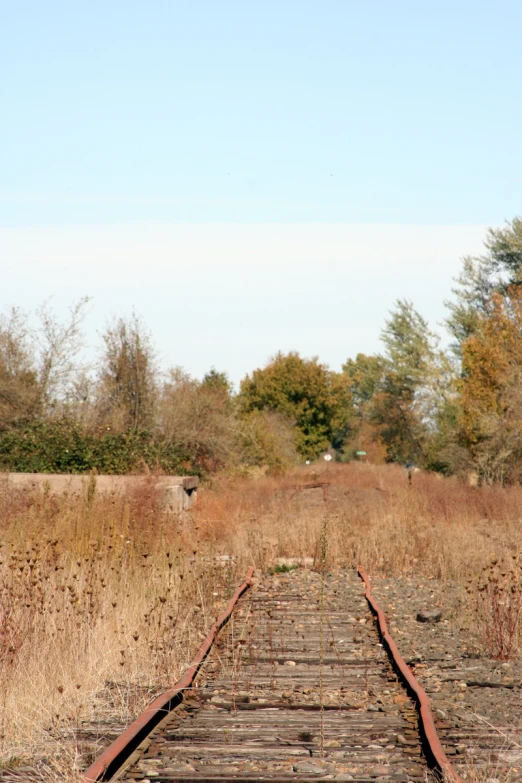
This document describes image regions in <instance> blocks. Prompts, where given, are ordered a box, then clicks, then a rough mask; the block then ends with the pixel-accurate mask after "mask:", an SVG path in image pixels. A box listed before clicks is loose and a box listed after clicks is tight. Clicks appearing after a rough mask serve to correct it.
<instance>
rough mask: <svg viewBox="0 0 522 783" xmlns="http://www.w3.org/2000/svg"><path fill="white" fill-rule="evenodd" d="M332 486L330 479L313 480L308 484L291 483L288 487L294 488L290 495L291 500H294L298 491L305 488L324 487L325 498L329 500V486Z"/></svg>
mask: <svg viewBox="0 0 522 783" xmlns="http://www.w3.org/2000/svg"><path fill="white" fill-rule="evenodd" d="M329 486H330V482H329V481H312V482H309V483H308V484H290V486H289V487H288V489H292V490H293V492H292V494H291V495H290V497H289V500H293V498H295V496H296V495H297V493H298V492H301V491H302V490H303V489H322V490H323V500H324V501H325V503H326V501H327V500H328V487H329Z"/></svg>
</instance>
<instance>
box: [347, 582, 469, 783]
mask: <svg viewBox="0 0 522 783" xmlns="http://www.w3.org/2000/svg"><path fill="white" fill-rule="evenodd" d="M357 570H358V573H359V576H360V577H361V579H362V580H363V582H364V586H365V589H366V590H365V598H366V600H367V601H368V603H369V604H370V607H371V609H372V611H373V612H374V614H375V615H376V616H377V623H378V626H379V633H380V636H381V638H382V641H383V644H384V645H385V647H386V649H387V651H388V653H389V655H390V657H391V659H392V662H393V665H394V667H395V668H396V670H397V671H398V672H399V674H400V676H401V677H402V679H403V680H404V682H405V683H406V686H407V688H408V690H409V692H410V693H411V694H412V696H413V698H414V699H415V701H416V703H417V709H418V712H419V719H420V725H421V730H422V732H423V734H424V739H425V741H426V746H427V747H426V750H427V752H428V753H429V755H430V756H431V762H432V763H433V764H434V766H435V767H436V768H437V769H438V771H439V772H440V773H441V775H442V776H443V778H444V780H446V781H448V783H464V781H463V780H462V778H461V777H460V776H459V774H458V773H457V772H456V770H455V768H454V767H453V765H452V764H451V762H450V761H449V759H448V757H447V756H446V754H445V753H444V749H443V747H442V745H441V742H440V739H439V735H438V734H437V730H436V728H435V721H434V720H433V713H432V711H431V706H430V700H429V698H428V695H427V693H426V691H425V690H424V688H423V687H422V686H421V685H420V683H419V682H418V681H417V679H416V678H415V676H414V675H413V672H412V671H411V669H410V667H409V666H408V664H407V663H406V661H405V660H404V658H403V657H402V655H401V654H400V652H399V650H398V648H397V645H396V644H395V642H394V640H393V638H392V637H391V636H390V634H389V633H388V626H387V623H386V617H385V615H384V612H383V610H382V609H381V607H380V606H379V604H378V603H377V601H376V600H375V598H374V597H373V596H372V593H371V583H370V579H369V577H368V574H367V573H366V571H365V570H364V568H361V567H360V566H359V568H358V569H357Z"/></svg>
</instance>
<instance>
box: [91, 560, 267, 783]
mask: <svg viewBox="0 0 522 783" xmlns="http://www.w3.org/2000/svg"><path fill="white" fill-rule="evenodd" d="M253 574H254V567H253V566H251V567H250V568H249V569H248V572H247V575H246V578H245V581H244V582H243V583H242V584H241V585H239V587H238V588H237V590H236V592H235V593H234V595H233V596H232V598H231V599H230V601H229V603H228V605H227V607H226V609H225V611H224V612H223V614H221V615H220V616H219V617H218V618H217V620H216V621H215V623H214V624H213V626H212V628H211V629H210V631H209V632H208V635H207V636H206V638H205V640H204V641H203V643H202V645H201V647H200V648H199V650H198V652H197V654H196V656H195V658H194V660H193V662H192V663H191V665H190V666H189V667H188V669H187V670H186V672H185V674H184V675H183V677H182V678H181V679H180V680H178V682H177V683H176V684H175V685H173V686H172V688H170V689H169V690H168V691H165V693H162V694H161V696H158V698H157V699H155V700H154V701H153V702H152V704H150V705H149V706H148V707H147V709H146V710H145V712H143V713H142V714H141V715H140V716H139V718H137V719H136V720H135V721H134V722H133V723H131V725H130V726H129V727H128V728H127V729H126V730H125V731H124V732H123V734H120V736H119V737H118V739H116V740H115V741H114V742H113V743H112V745H110V746H109V747H108V748H107V749H106V750H105V751H104V752H103V753H102V754H101V755H100V756H98V758H97V759H96V761H95V762H94V763H93V764H92V765H91V766H90V767H89V769H88V770H86V771H85V772H84V773H83V776H82V778H81V783H97V781H107V780H110V779H111V777H112V776H113V775H115V774H116V772H118V770H119V769H120V768H121V767H122V765H123V764H124V763H125V762H126V761H127V759H128V758H129V757H130V756H131V755H132V753H133V752H134V751H135V750H136V748H138V747H139V745H140V744H141V743H142V742H143V740H144V739H145V738H146V737H147V736H148V735H149V734H150V732H151V731H152V730H153V729H154V728H155V727H156V726H157V725H158V723H160V722H161V721H162V720H163V718H164V717H165V716H166V715H168V713H169V712H170V711H171V710H172V709H174V707H176V706H177V705H178V704H180V703H181V701H182V700H183V691H185V690H187V688H190V687H191V685H192V683H193V682H194V680H195V678H196V675H197V673H198V671H199V669H200V668H201V665H202V664H203V662H204V660H205V658H206V657H207V655H208V653H209V652H210V650H211V648H212V645H213V644H214V641H215V639H216V636H217V635H218V633H219V631H220V630H221V628H223V626H224V625H226V623H227V622H228V620H229V619H230V616H231V614H232V612H233V610H234V607H235V606H236V604H237V602H238V601H239V599H240V598H241V596H242V595H243V593H245V592H246V591H247V590H248V588H249V587H250V586H251V584H252V576H253Z"/></svg>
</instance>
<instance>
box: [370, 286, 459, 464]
mask: <svg viewBox="0 0 522 783" xmlns="http://www.w3.org/2000/svg"><path fill="white" fill-rule="evenodd" d="M381 340H382V342H383V343H384V346H385V354H384V357H383V373H382V377H381V379H380V381H379V383H378V390H377V393H375V394H374V395H373V402H372V411H371V416H372V419H373V421H374V422H375V423H376V424H377V425H378V426H379V429H380V436H381V438H382V440H383V442H384V444H385V446H386V450H387V454H388V459H390V460H391V461H394V462H408V461H409V462H415V463H416V464H422V465H424V464H425V462H426V455H427V451H428V445H429V439H430V436H431V435H432V434H433V432H434V430H435V427H436V418H437V408H438V404H439V402H440V394H441V388H442V386H443V381H444V360H443V355H442V354H441V353H440V352H439V351H438V348H437V343H438V339H437V337H436V335H435V334H433V333H432V332H431V331H430V330H429V328H428V324H427V322H426V321H425V320H424V318H422V316H421V315H419V313H418V312H417V311H416V310H415V309H414V307H413V304H412V303H411V302H409V301H407V300H403V299H399V300H398V301H397V303H396V307H395V310H394V311H392V312H391V317H390V318H389V320H388V321H386V325H385V328H384V329H383V331H382V333H381Z"/></svg>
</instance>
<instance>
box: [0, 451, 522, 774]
mask: <svg viewBox="0 0 522 783" xmlns="http://www.w3.org/2000/svg"><path fill="white" fill-rule="evenodd" d="M314 480H315V481H317V480H328V481H330V483H331V486H330V491H329V499H328V502H327V504H326V505H325V503H324V502H323V498H322V491H321V490H320V489H309V490H305V491H302V492H298V493H297V494H295V492H294V489H293V487H294V486H295V485H296V484H302V483H306V482H310V481H314ZM521 507H522V490H521V489H519V488H511V489H510V488H508V489H500V488H498V489H497V488H480V489H479V488H476V487H467V486H464V485H462V484H459V483H458V482H457V481H453V480H442V479H439V478H438V477H436V476H432V475H426V474H422V473H418V474H415V475H414V476H413V482H412V486H411V488H410V487H409V486H408V479H407V475H406V474H405V471H404V470H401V469H400V468H398V467H394V466H391V467H388V466H379V467H371V466H365V465H346V466H336V465H329V466H328V468H327V469H325V468H324V467H323V466H320V468H319V469H316V470H315V472H314V469H313V467H312V468H307V469H305V468H303V469H299V470H297V471H295V472H294V473H292V474H290V475H286V476H283V477H280V478H277V479H276V478H260V479H257V480H255V481H252V480H250V481H249V480H247V479H241V478H236V479H225V478H223V479H220V480H216V481H215V482H214V486H213V487H212V488H208V489H203V490H202V492H201V495H200V501H199V506H198V509H197V511H196V512H195V513H193V514H192V515H187V516H185V517H184V518H183V519H182V520H178V519H177V518H176V517H173V516H168V515H167V514H165V513H164V512H163V511H162V510H161V509H160V507H159V506H158V503H157V498H156V497H155V495H154V492H153V491H152V489H151V488H148V487H147V486H145V487H143V488H141V489H139V490H136V491H135V492H133V493H132V492H131V493H129V494H128V495H127V496H126V497H125V498H118V497H113V496H110V495H106V496H98V494H97V493H96V491H95V487H94V486H90V487H89V486H86V488H85V493H84V496H83V497H66V496H62V497H54V496H49V495H46V494H45V493H39V494H34V493H33V494H31V493H28V492H21V491H14V490H12V489H11V490H9V491H8V492H4V493H3V494H0V530H1V540H0V545H1V546H0V561H1V562H0V594H1V600H0V605H1V610H0V677H1V681H0V700H1V703H0V716H1V717H0V759H1V760H2V763H3V764H4V766H8V765H16V764H18V763H30V762H31V759H34V758H35V757H39V758H42V757H43V756H45V757H46V758H47V759H48V760H49V766H48V768H47V771H45V768H44V767H43V766H42V765H41V769H42V770H43V771H42V772H41V774H40V778H39V779H40V780H52V779H61V780H66V779H68V780H72V779H73V776H74V770H75V769H78V768H79V767H81V766H82V765H85V764H86V763H87V762H88V761H89V758H88V755H89V753H90V752H91V751H92V748H89V747H88V746H87V745H85V744H83V742H82V740H81V739H77V737H78V736H80V737H81V733H82V731H81V730H82V729H84V728H85V726H90V727H91V728H93V726H94V725H95V722H96V720H97V719H100V718H101V719H103V720H107V721H116V722H119V723H125V722H127V721H128V720H129V719H130V718H132V717H133V716H134V715H136V714H137V713H139V711H140V710H141V709H142V708H143V707H144V706H145V704H146V703H147V702H149V701H150V699H151V695H152V693H153V692H154V691H155V690H162V689H164V688H165V687H166V686H167V685H168V684H169V683H172V682H173V681H175V680H176V679H177V678H178V676H179V674H180V673H181V671H182V670H183V669H184V668H185V666H186V664H187V663H188V660H187V656H188V655H190V653H192V652H193V651H194V650H195V649H196V648H197V646H198V643H199V641H200V638H201V635H202V633H203V632H204V631H206V630H207V629H208V627H209V626H210V624H211V622H212V619H213V617H214V616H215V615H216V613H217V611H218V609H219V608H221V606H222V605H223V603H224V600H225V598H226V597H228V595H229V593H230V589H231V587H232V586H233V585H235V584H237V583H238V582H239V581H240V579H241V576H242V575H243V574H244V572H245V571H246V568H247V566H248V565H250V564H251V563H253V564H254V565H255V566H256V567H257V568H258V569H265V568H266V567H268V566H270V565H271V564H273V561H274V559H275V558H277V557H314V556H315V555H316V552H317V547H318V542H319V541H320V535H321V525H322V523H323V521H324V518H325V512H326V513H327V514H328V537H329V541H328V557H329V562H330V564H331V565H344V566H356V565H357V564H359V563H363V564H364V565H365V567H366V568H367V569H368V570H369V571H370V572H371V573H382V574H387V575H395V574H405V573H408V574H409V573H412V574H415V573H419V574H422V575H425V576H434V577H438V578H441V579H453V580H458V581H461V582H463V583H464V582H465V581H466V580H467V579H472V580H475V579H476V580H478V579H480V575H481V573H482V569H483V568H485V567H487V566H488V564H489V563H490V562H491V557H492V555H493V554H494V555H495V556H503V555H504V556H507V555H509V556H511V555H512V554H516V555H518V554H519V550H520V518H521V512H520V509H521ZM223 555H226V556H228V558H227V559H217V558H219V557H222V556H223ZM75 737H76V739H75ZM67 738H69V741H67V742H66V741H65V740H66V739H67ZM53 764H55V765H56V764H58V765H59V773H58V772H56V769H55V770H54V771H53V769H52V766H53ZM28 779H29V778H28ZM35 779H36V778H35Z"/></svg>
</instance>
